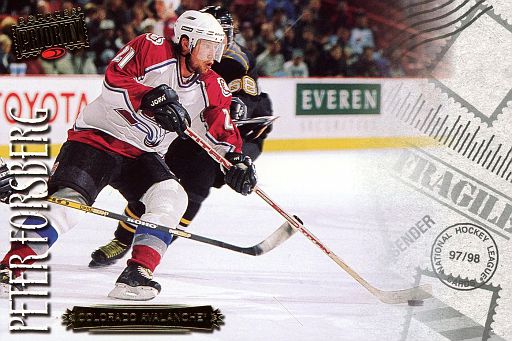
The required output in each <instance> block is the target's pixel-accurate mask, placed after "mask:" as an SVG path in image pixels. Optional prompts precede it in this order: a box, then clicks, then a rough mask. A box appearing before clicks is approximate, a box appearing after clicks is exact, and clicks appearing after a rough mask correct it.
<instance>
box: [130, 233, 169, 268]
mask: <svg viewBox="0 0 512 341" xmlns="http://www.w3.org/2000/svg"><path fill="white" fill-rule="evenodd" d="M171 241H172V234H170V233H168V232H164V231H160V230H155V229H151V228H148V227H145V226H142V225H139V226H137V230H136V232H135V238H134V246H133V250H132V258H131V259H129V260H128V264H130V263H137V264H140V265H142V266H144V267H146V268H148V269H149V270H151V271H155V268H156V267H157V265H158V264H159V263H160V259H162V257H163V255H164V253H165V251H166V250H167V246H169V244H171Z"/></svg>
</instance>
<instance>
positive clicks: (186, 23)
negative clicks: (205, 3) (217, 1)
mask: <svg viewBox="0 0 512 341" xmlns="http://www.w3.org/2000/svg"><path fill="white" fill-rule="evenodd" d="M182 36H187V37H188V39H189V45H188V46H189V48H190V49H191V50H192V48H194V47H195V46H196V45H197V43H198V42H199V40H200V39H204V40H208V41H212V42H215V43H219V44H218V45H219V46H220V48H219V49H217V51H216V52H215V57H214V59H215V60H216V61H217V62H220V60H221V58H222V54H223V52H224V37H225V34H224V29H223V28H222V26H221V25H220V23H219V22H218V21H217V19H215V17H214V16H213V15H211V14H209V13H202V12H199V11H185V12H184V13H183V14H182V15H180V16H179V17H178V19H177V20H176V23H175V24H174V37H173V38H172V39H173V42H174V43H175V44H179V43H180V39H181V37H182Z"/></svg>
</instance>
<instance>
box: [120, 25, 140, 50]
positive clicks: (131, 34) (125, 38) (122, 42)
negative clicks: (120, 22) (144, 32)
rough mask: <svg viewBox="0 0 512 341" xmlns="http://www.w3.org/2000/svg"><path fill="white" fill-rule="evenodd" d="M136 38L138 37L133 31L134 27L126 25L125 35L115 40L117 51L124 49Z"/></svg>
mask: <svg viewBox="0 0 512 341" xmlns="http://www.w3.org/2000/svg"><path fill="white" fill-rule="evenodd" d="M135 37H137V35H136V34H135V30H134V29H133V26H132V25H124V27H123V33H122V35H121V37H118V38H116V40H115V45H116V49H117V50H120V49H122V48H123V46H125V45H126V44H128V42H129V41H130V40H133V39H135Z"/></svg>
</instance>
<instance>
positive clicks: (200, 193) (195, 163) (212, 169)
mask: <svg viewBox="0 0 512 341" xmlns="http://www.w3.org/2000/svg"><path fill="white" fill-rule="evenodd" d="M201 11H202V12H206V13H210V14H212V15H213V16H214V17H215V18H216V19H217V21H219V23H220V24H221V26H222V27H223V29H224V32H225V33H226V36H227V48H226V49H225V52H224V55H223V56H222V59H221V61H220V63H217V62H215V63H214V64H213V66H212V69H213V70H214V71H215V72H217V73H219V74H220V75H221V76H222V77H223V78H224V79H225V80H226V82H227V83H228V85H229V88H230V90H231V92H232V95H233V100H232V103H231V108H230V109H231V110H230V112H231V117H232V119H233V121H234V122H235V123H236V124H237V126H238V129H239V131H240V133H241V135H242V139H243V146H242V150H243V154H244V155H248V156H250V157H251V159H252V160H255V159H256V158H258V156H259V155H260V154H261V152H262V148H263V141H264V140H265V138H266V136H267V134H268V133H269V132H270V130H271V122H272V120H271V119H269V118H268V117H269V116H271V115H272V105H271V102H270V100H269V98H268V96H267V94H265V93H262V92H260V91H259V89H258V84H257V78H256V72H255V70H254V66H255V59H254V57H253V56H252V55H251V53H250V52H249V51H248V50H247V49H245V48H244V47H242V46H240V45H238V44H237V43H236V42H235V41H234V27H233V19H232V17H231V14H230V13H229V12H228V11H227V10H226V9H225V8H223V7H221V6H209V7H206V8H204V9H203V10H201ZM165 162H166V163H167V165H168V166H169V168H170V169H171V171H172V172H173V173H174V174H175V175H176V176H177V177H178V178H179V179H180V183H181V185H182V186H183V188H184V189H185V191H186V192H187V195H188V206H187V209H186V211H185V213H184V215H183V217H182V219H181V221H180V225H182V226H184V227H186V226H188V225H189V224H190V223H191V221H192V220H193V219H194V217H195V216H196V214H197V213H198V211H199V209H200V207H201V204H202V202H203V201H204V200H205V199H206V198H207V197H208V195H209V193H210V189H211V188H212V187H215V188H220V187H221V186H222V185H224V183H225V180H224V174H223V173H222V171H221V169H220V167H219V165H218V164H217V162H215V161H214V160H213V159H211V157H210V156H209V155H208V154H207V153H206V152H205V151H204V150H202V149H201V147H199V146H198V145H197V144H196V143H195V142H194V141H192V140H190V139H186V140H183V139H176V140H174V141H173V143H172V144H171V145H170V147H169V150H168V152H167V154H166V157H165ZM245 194H247V193H245ZM144 209H145V208H144V205H143V204H142V203H141V202H139V201H134V202H129V203H128V206H127V207H126V209H125V213H126V214H127V215H129V216H131V217H133V218H137V217H140V216H141V215H142V214H143V213H144ZM134 232H135V227H134V226H131V225H129V224H126V223H124V222H120V223H119V224H118V226H117V229H116V231H115V234H114V236H115V238H114V239H113V240H111V241H110V242H108V243H107V244H106V245H103V246H101V247H99V248H98V249H97V250H95V251H94V252H93V253H92V254H91V258H92V260H91V262H90V264H89V266H90V267H101V266H108V265H111V264H114V263H115V262H116V261H117V260H118V259H120V258H122V257H123V256H124V255H125V254H126V253H127V252H128V251H129V250H130V246H131V244H132V241H133V236H134Z"/></svg>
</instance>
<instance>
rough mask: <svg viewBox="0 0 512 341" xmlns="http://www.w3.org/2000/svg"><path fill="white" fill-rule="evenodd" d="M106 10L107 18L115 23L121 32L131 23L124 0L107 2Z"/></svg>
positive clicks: (107, 0)
mask: <svg viewBox="0 0 512 341" xmlns="http://www.w3.org/2000/svg"><path fill="white" fill-rule="evenodd" d="M106 8H107V18H108V19H110V20H112V21H113V22H114V24H115V28H116V29H118V30H120V29H121V28H122V27H123V26H124V25H126V24H128V23H129V22H130V20H131V17H130V12H129V11H128V10H127V8H126V5H125V3H124V2H123V0H106Z"/></svg>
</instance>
